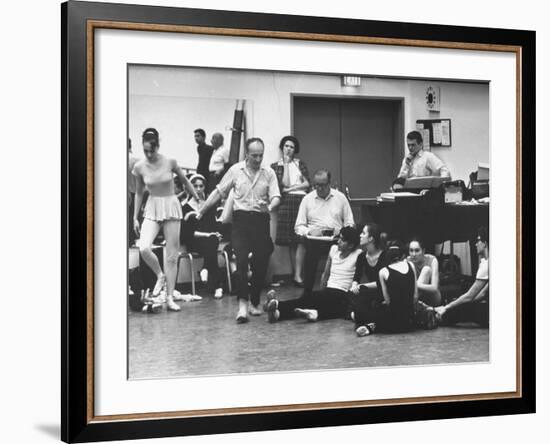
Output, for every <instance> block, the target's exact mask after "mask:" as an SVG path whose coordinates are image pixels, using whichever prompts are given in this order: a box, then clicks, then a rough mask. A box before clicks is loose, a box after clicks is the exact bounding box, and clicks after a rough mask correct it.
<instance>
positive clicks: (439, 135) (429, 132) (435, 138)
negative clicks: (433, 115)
mask: <svg viewBox="0 0 550 444" xmlns="http://www.w3.org/2000/svg"><path fill="white" fill-rule="evenodd" d="M416 129H417V130H418V131H420V133H421V134H422V139H423V141H424V148H425V149H426V148H427V149H430V148H432V147H450V146H451V143H452V140H451V119H426V120H417V121H416Z"/></svg>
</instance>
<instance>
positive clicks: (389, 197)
mask: <svg viewBox="0 0 550 444" xmlns="http://www.w3.org/2000/svg"><path fill="white" fill-rule="evenodd" d="M396 197H420V195H418V194H416V193H409V192H408V191H403V192H401V193H380V196H378V197H377V198H376V200H379V201H388V202H393V201H395V198H396Z"/></svg>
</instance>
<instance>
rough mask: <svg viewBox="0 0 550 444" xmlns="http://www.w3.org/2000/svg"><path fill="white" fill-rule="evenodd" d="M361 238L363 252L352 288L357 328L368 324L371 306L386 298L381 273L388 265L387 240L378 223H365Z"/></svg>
mask: <svg viewBox="0 0 550 444" xmlns="http://www.w3.org/2000/svg"><path fill="white" fill-rule="evenodd" d="M359 239H360V241H359V246H360V247H361V249H362V250H363V253H361V255H360V256H359V258H358V260H357V269H356V271H355V276H354V277H353V283H352V284H351V290H350V291H351V293H352V296H351V302H352V304H351V306H352V315H351V317H352V319H353V320H354V321H355V327H356V328H358V327H360V326H362V325H366V319H367V318H368V313H369V312H370V311H371V307H373V305H374V304H380V303H382V301H383V300H384V297H383V295H382V289H381V288H380V282H379V280H380V278H379V273H380V270H381V269H382V268H384V267H385V266H387V265H388V261H387V255H386V253H387V252H386V249H385V241H384V240H383V239H382V237H381V233H380V228H379V227H378V225H376V224H367V225H365V227H364V228H363V231H362V232H361V235H360V238H359ZM363 276H364V278H365V279H363ZM362 281H363V282H362ZM360 282H362V283H360Z"/></svg>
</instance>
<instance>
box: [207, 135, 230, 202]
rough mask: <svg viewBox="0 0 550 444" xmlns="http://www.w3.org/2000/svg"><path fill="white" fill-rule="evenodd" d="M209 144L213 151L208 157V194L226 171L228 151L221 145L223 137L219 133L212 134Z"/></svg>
mask: <svg viewBox="0 0 550 444" xmlns="http://www.w3.org/2000/svg"><path fill="white" fill-rule="evenodd" d="M210 143H211V144H212V148H214V150H213V151H212V157H210V164H209V165H208V170H209V173H210V176H209V178H208V190H207V191H208V192H210V191H212V190H213V189H214V188H216V185H218V183H220V181H221V179H222V177H223V175H224V173H225V171H226V166H227V164H228V163H229V150H228V149H227V148H226V147H225V146H224V145H223V135H222V134H221V133H214V134H212V139H211V140H210Z"/></svg>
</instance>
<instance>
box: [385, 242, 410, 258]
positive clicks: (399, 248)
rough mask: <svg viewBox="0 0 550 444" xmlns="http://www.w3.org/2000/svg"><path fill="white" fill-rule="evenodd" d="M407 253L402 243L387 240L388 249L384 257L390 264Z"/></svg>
mask: <svg viewBox="0 0 550 444" xmlns="http://www.w3.org/2000/svg"><path fill="white" fill-rule="evenodd" d="M406 255H407V252H406V250H405V247H404V246H403V244H402V243H401V242H399V241H397V240H393V241H389V242H388V249H387V253H386V258H387V260H388V263H390V264H392V263H394V262H397V261H400V260H401V259H403V258H404V257H405V256H406Z"/></svg>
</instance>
